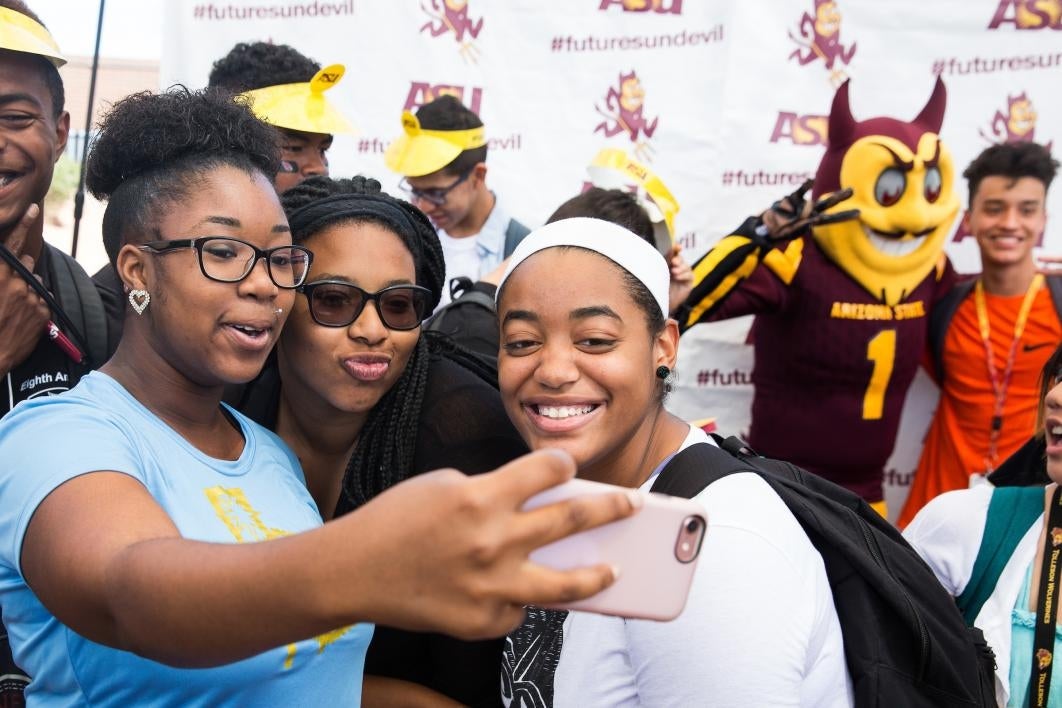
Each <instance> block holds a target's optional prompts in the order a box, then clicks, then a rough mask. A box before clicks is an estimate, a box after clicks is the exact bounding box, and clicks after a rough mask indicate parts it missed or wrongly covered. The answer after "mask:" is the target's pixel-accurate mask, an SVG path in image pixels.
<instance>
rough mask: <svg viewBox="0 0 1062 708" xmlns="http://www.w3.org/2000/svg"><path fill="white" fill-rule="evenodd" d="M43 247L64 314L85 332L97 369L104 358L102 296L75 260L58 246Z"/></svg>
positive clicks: (104, 333) (104, 329) (104, 322)
mask: <svg viewBox="0 0 1062 708" xmlns="http://www.w3.org/2000/svg"><path fill="white" fill-rule="evenodd" d="M46 248H48V249H49V253H50V257H51V262H52V264H53V265H52V272H53V273H54V275H55V279H54V281H53V287H54V288H55V291H56V295H57V296H58V298H59V302H60V303H63V304H64V305H65V307H66V310H67V314H69V315H70V318H71V319H72V320H73V321H74V322H75V323H76V324H77V325H78V326H79V328H80V330H79V331H80V332H81V333H83V334H84V337H85V340H86V342H85V343H86V345H87V347H88V350H87V351H86V354H88V357H89V362H90V365H91V367H92V368H94V369H95V368H98V367H100V366H102V365H103V363H104V362H105V361H106V359H107V313H106V311H105V309H104V307H103V298H101V297H100V293H99V291H98V290H97V289H96V285H95V283H93V282H92V279H91V278H89V276H88V273H86V272H85V270H84V269H83V268H82V267H81V265H80V264H79V263H78V262H77V261H75V260H74V259H73V258H72V257H71V256H69V255H67V254H66V253H64V252H63V251H60V250H59V249H57V248H53V247H51V246H46Z"/></svg>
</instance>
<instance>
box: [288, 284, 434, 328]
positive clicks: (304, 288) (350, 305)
mask: <svg viewBox="0 0 1062 708" xmlns="http://www.w3.org/2000/svg"><path fill="white" fill-rule="evenodd" d="M296 290H297V291H298V292H300V293H302V294H303V295H305V296H306V299H307V300H308V301H309V303H310V316H311V317H313V321H314V322H316V323H317V324H319V325H321V326H323V327H347V326H349V325H350V324H351V323H352V322H354V320H356V319H358V317H359V316H360V315H361V313H362V310H364V309H365V304H366V303H367V302H369V301H370V300H371V301H372V302H373V304H374V305H375V306H376V314H377V315H379V316H380V321H381V322H383V323H384V326H386V327H387V328H388V329H394V330H398V331H403V332H404V331H408V330H411V329H416V328H417V327H419V326H420V323H421V322H423V321H424V318H425V317H427V316H428V315H429V314H430V312H431V291H430V290H428V289H427V288H422V287H421V286H419V285H392V286H390V287H387V288H384V289H383V290H379V291H377V292H374V293H370V292H368V291H367V290H363V289H362V288H359V287H358V286H357V285H351V284H350V283H346V282H343V281H342V280H318V281H316V282H313V283H306V284H305V285H300V286H299V287H298V288H296Z"/></svg>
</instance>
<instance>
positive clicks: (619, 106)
mask: <svg viewBox="0 0 1062 708" xmlns="http://www.w3.org/2000/svg"><path fill="white" fill-rule="evenodd" d="M644 103H645V89H643V88H642V82H641V80H640V79H639V78H638V74H637V73H636V72H634V71H631V73H629V74H620V77H619V85H618V86H613V87H611V88H609V90H608V93H607V94H606V95H605V108H604V109H602V108H601V106H598V105H596V104H595V105H594V108H596V109H597V112H598V113H600V114H601V115H603V116H604V117H605V120H604V121H602V122H601V123H598V125H597V127H596V128H594V132H595V133H604V134H605V137H606V138H611V137H612V136H614V135H619V134H620V133H626V135H627V137H628V138H630V141H631V142H632V143H634V154H635V155H636V156H637V157H638V158H639V159H641V160H650V159H651V157H650V155H651V154H652V152H653V148H652V146H651V145H650V144H649V143H648V139H649V138H651V137H653V133H655V132H656V126H657V123H658V122H659V120H660V118H659V117H657V118H653V119H652V120H651V121H650V120H648V119H647V118H646V117H645V115H644ZM643 136H644V137H643Z"/></svg>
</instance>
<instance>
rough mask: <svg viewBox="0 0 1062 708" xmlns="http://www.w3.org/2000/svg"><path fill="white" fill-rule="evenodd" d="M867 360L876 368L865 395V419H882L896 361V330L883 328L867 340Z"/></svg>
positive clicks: (871, 374) (871, 375) (872, 372)
mask: <svg viewBox="0 0 1062 708" xmlns="http://www.w3.org/2000/svg"><path fill="white" fill-rule="evenodd" d="M867 360H868V361H870V362H872V363H873V364H874V369H873V371H871V372H870V383H868V384H867V392H866V394H864V395H863V420H880V419H881V415H882V413H883V412H884V410H885V389H886V388H888V386H889V378H890V377H891V376H892V365H893V363H895V361H896V330H894V329H883V330H881V331H880V332H878V333H877V334H875V335H874V337H873V338H872V339H871V340H870V341H869V342H867Z"/></svg>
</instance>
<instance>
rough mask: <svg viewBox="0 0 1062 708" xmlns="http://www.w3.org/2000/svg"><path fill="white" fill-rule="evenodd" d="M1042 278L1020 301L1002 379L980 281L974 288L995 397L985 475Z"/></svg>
mask: <svg viewBox="0 0 1062 708" xmlns="http://www.w3.org/2000/svg"><path fill="white" fill-rule="evenodd" d="M1043 284H1044V276H1043V275H1042V274H1040V273H1037V274H1036V276H1035V277H1034V278H1033V279H1032V282H1031V283H1029V289H1028V290H1026V291H1025V299H1024V300H1022V302H1021V309H1020V310H1018V319H1017V320H1016V321H1015V322H1014V339H1013V340H1012V341H1011V343H1010V352H1009V353H1008V354H1007V366H1006V368H1005V369H1004V370H1003V376H1002V378H1001V377H1000V376H999V372H998V371H997V370H996V362H995V357H993V356H992V341H991V339H990V334H991V327H990V326H989V324H988V306H987V305H986V304H985V286H984V283H983V282H982V281H981V279H980V278H978V279H977V284H976V285H975V286H974V304H975V305H976V306H977V325H978V327H980V330H981V341H982V342H984V345H985V364H986V365H987V366H988V376H989V378H990V379H991V380H992V392H993V393H994V394H995V397H996V404H995V407H994V408H993V410H992V427H991V429H990V430H989V437H988V454H987V455H985V459H984V462H985V474H988V473H990V472H991V471H992V470H993V469H995V464H996V459H997V457H998V455H997V447H998V443H999V433H1000V431H1001V430H1002V429H1003V405H1004V404H1005V403H1006V401H1007V387H1009V386H1010V377H1011V374H1012V373H1013V372H1014V357H1015V356H1016V354H1017V352H1018V344H1019V343H1020V341H1021V335H1022V334H1023V333H1024V332H1025V324H1026V323H1027V322H1028V320H1029V312H1030V311H1031V310H1032V306H1033V301H1034V300H1036V294H1037V293H1038V292H1040V288H1042V287H1043Z"/></svg>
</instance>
